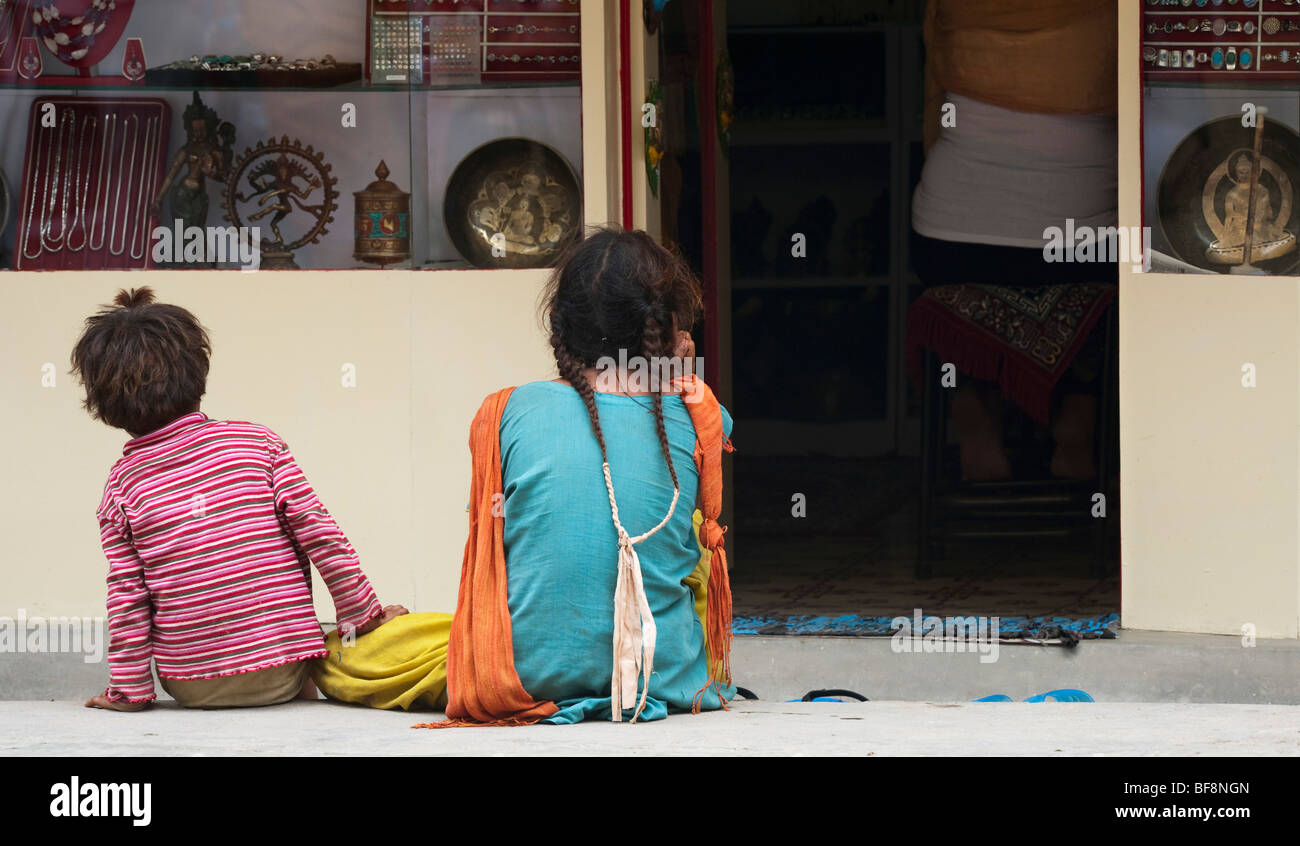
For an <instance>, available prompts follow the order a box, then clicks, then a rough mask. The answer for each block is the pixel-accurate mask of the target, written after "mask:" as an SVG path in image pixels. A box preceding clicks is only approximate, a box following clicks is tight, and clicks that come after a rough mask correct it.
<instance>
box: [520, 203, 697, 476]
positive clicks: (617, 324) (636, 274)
mask: <svg viewBox="0 0 1300 846" xmlns="http://www.w3.org/2000/svg"><path fill="white" fill-rule="evenodd" d="M543 296H544V305H543V311H544V314H545V318H546V324H547V327H548V328H549V330H550V337H551V349H552V350H553V351H554V353H555V365H556V368H557V369H558V370H559V373H560V376H561V377H563V378H564V379H565V380H566V381H567V382H568V383H569V384H570V385H572V386H573V388H574V390H576V391H577V392H578V394H579V395H580V396H581V397H582V401H583V402H584V403H585V404H586V406H587V416H588V417H589V418H590V419H591V429H592V431H593V432H594V433H595V435H596V441H597V443H599V444H600V454H601V457H602V458H605V435H604V433H603V432H601V429H600V415H599V414H598V413H597V412H596V398H595V389H594V387H593V386H592V384H591V382H590V381H589V380H588V379H587V375H586V369H587V368H589V367H595V366H596V365H597V362H599V361H600V359H602V358H611V359H615V360H617V359H618V357H619V351H620V350H626V351H627V353H626V354H627V355H628V356H635V355H640V356H643V357H644V358H646V359H648V360H650V361H654V360H656V359H667V358H669V357H671V356H672V354H673V349H674V347H675V345H676V340H677V339H676V336H675V334H674V330H690V329H691V328H692V327H694V326H695V323H696V322H697V321H698V320H699V319H700V317H701V315H702V314H703V311H704V304H703V298H702V297H701V294H700V286H699V283H698V282H696V281H695V276H694V274H692V273H691V268H690V265H688V264H687V263H686V261H685V260H684V259H683V258H682V257H681V256H680V255H678V254H677V253H675V252H673V251H671V250H669V249H667V248H665V247H662V246H660V245H659V244H657V243H655V240H654V239H653V238H651V237H650V236H649V235H647V234H646V233H645V232H641V231H632V232H624V231H620V230H618V229H613V228H604V229H599V230H597V231H596V232H595V233H593V234H592V235H590V236H589V237H587V238H586V239H584V240H581V241H578V242H576V243H574V244H572V245H570V246H569V247H568V249H567V250H566V251H565V253H564V255H563V256H562V257H561V258H560V260H559V263H558V264H557V266H556V268H555V271H554V273H552V274H551V279H550V282H549V283H548V285H547V288H546V292H545V294H544V295H543ZM663 388H664V385H663V384H662V382H661V383H660V384H659V386H658V390H657V391H655V392H653V393H652V394H651V400H652V404H653V410H654V417H655V431H656V432H657V433H658V435H659V445H660V446H661V447H662V449H663V453H664V458H665V459H666V460H667V462H668V472H669V474H671V476H672V479H673V484H674V485H676V484H677V470H676V469H675V468H674V467H673V459H672V455H671V453H670V452H669V449H668V435H667V433H666V432H665V429H664V411H663Z"/></svg>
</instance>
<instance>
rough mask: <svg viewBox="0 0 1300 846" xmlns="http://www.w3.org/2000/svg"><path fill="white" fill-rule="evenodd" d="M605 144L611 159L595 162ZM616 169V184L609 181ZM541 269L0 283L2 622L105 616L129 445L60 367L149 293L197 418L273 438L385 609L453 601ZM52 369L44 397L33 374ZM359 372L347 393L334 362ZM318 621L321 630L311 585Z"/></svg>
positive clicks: (590, 85)
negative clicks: (491, 397) (121, 305)
mask: <svg viewBox="0 0 1300 846" xmlns="http://www.w3.org/2000/svg"><path fill="white" fill-rule="evenodd" d="M615 8H616V7H615V5H614V2H613V0H583V3H582V15H583V17H582V28H583V29H582V41H583V44H582V51H583V63H582V64H583V81H582V142H583V155H582V163H583V190H584V216H585V222H586V223H587V224H589V225H597V224H602V223H604V222H606V221H608V220H609V219H611V214H610V211H611V209H615V208H617V205H618V193H617V191H618V188H617V183H616V180H615V179H612V178H611V176H612V174H611V172H610V170H609V169H610V168H611V167H613V168H616V167H617V157H616V153H617V149H618V147H617V142H616V140H615V143H614V144H612V145H611V144H610V139H611V138H613V139H617V125H616V123H615V122H614V121H615V115H616V114H617V108H616V105H617V85H616V83H617V78H618V77H617V69H616V65H615V58H614V57H615V55H616V52H615V43H616V42H615V39H616V30H615V29H614V28H613V26H612V24H611V23H609V21H611V20H612V19H613V18H612V13H613V10H614V9H615ZM607 151H609V152H607ZM613 173H617V171H616V170H615V171H613ZM546 278H547V271H545V270H536V271H522V270H521V271H485V270H464V271H454V270H444V271H437V272H416V271H402V270H394V271H377V270H342V271H298V272H270V271H262V272H257V273H249V274H244V273H240V272H238V271H192V272H172V271H154V272H148V273H114V272H101V273H10V272H6V273H0V303H3V304H4V305H3V308H0V438H3V440H4V442H5V443H7V444H9V445H10V449H8V450H6V451H5V452H4V455H3V458H2V459H0V536H3V537H4V538H6V543H5V547H4V553H3V554H2V555H0V617H7V616H15V615H16V614H17V612H18V610H19V609H23V610H25V611H26V612H27V613H28V614H31V615H42V616H64V615H67V616H83V615H88V616H102V615H103V613H104V577H105V575H106V574H107V565H106V563H105V560H104V556H103V553H102V551H101V550H100V547H99V533H98V527H97V525H96V521H95V507H96V506H97V505H98V503H99V498H100V495H101V493H102V491H103V485H104V481H105V479H106V478H107V474H108V469H109V467H110V466H111V465H112V463H113V462H114V461H115V460H116V459H117V458H118V457H119V456H120V455H121V447H122V444H123V443H124V442H125V441H126V440H127V438H128V436H127V435H126V434H125V433H122V432H118V431H115V430H112V429H109V428H108V427H106V426H104V425H103V424H101V423H98V422H96V421H93V420H91V419H90V417H89V416H87V415H86V413H85V412H84V411H82V410H81V408H80V402H81V397H82V394H81V392H80V386H79V385H77V383H76V381H75V380H74V379H73V378H72V377H71V376H69V375H68V373H67V371H68V367H69V364H68V356H69V353H70V352H71V350H72V346H73V344H74V343H75V341H76V338H77V336H78V334H79V332H80V329H81V324H82V321H83V320H84V319H85V318H86V316H88V315H89V314H91V313H92V312H93V311H94V310H95V308H96V307H97V306H98V305H99V304H102V303H106V302H109V301H110V300H111V299H112V297H113V295H114V294H115V293H116V291H117V290H118V289H119V288H121V287H127V286H136V285H143V284H147V285H150V286H152V287H153V288H154V289H155V291H156V292H157V295H158V299H159V300H160V301H163V302H173V303H176V304H178V305H182V306H184V307H186V308H188V309H190V310H191V311H193V312H194V313H195V314H196V315H197V316H198V318H199V319H200V320H201V321H202V322H203V323H204V325H205V326H207V327H208V329H209V331H210V332H211V335H212V340H213V359H212V370H211V373H210V376H209V380H208V393H207V396H206V397H205V398H204V402H203V410H204V411H205V412H207V413H208V414H210V415H212V416H214V417H220V418H226V419H245V420H254V421H256V422H259V423H262V424H264V425H267V426H270V427H271V428H272V429H274V430H275V431H277V432H278V433H279V434H280V435H281V436H282V437H283V438H285V440H286V441H287V442H288V443H289V445H290V447H291V448H292V449H293V452H294V455H295V457H296V458H297V460H298V463H299V464H300V465H301V466H302V468H303V470H304V472H305V473H306V475H307V478H308V479H309V480H310V481H311V483H312V485H313V486H314V487H315V489H316V491H317V493H318V494H319V495H320V497H321V500H322V501H323V502H324V503H325V505H326V507H327V508H328V509H329V510H330V512H331V513H332V514H333V515H334V517H335V519H336V520H337V521H338V523H339V525H340V526H341V527H342V528H343V531H344V532H345V533H346V534H347V535H348V537H349V539H350V540H351V541H352V543H353V544H354V545H355V546H356V548H357V551H358V553H359V554H360V557H361V563H362V567H363V569H364V570H365V572H366V574H367V575H368V576H369V577H370V579H371V581H372V582H373V583H374V586H375V589H376V591H377V592H378V594H379V598H380V600H381V601H382V602H385V603H401V604H404V605H407V606H408V607H410V608H412V609H414V610H424V611H438V610H445V611H451V610H453V609H454V607H455V602H456V589H457V584H458V580H459V576H460V561H461V554H462V552H463V549H464V543H465V533H466V528H467V525H468V523H467V515H466V510H465V509H466V505H467V500H468V496H469V470H470V463H469V449H468V436H469V424H470V421H471V419H472V418H473V416H474V413H475V411H477V409H478V406H479V403H480V402H481V401H482V400H483V398H484V397H485V396H486V395H487V394H488V393H490V392H492V391H494V390H496V389H497V388H500V387H504V386H507V385H518V384H522V383H524V382H528V381H532V380H535V379H549V378H553V377H554V363H553V360H552V358H551V355H550V350H549V348H548V346H547V345H546V343H545V339H544V337H543V334H542V331H541V326H540V323H539V321H538V312H537V307H538V301H539V295H540V293H541V291H542V288H543V286H544V285H545V281H546ZM46 364H49V365H50V366H51V368H52V370H53V372H54V374H55V385H54V387H43V386H42V376H43V375H44V371H43V368H44V366H45V365H46ZM345 364H351V365H354V366H355V370H356V387H355V388H345V387H343V383H342V378H341V377H342V368H343V366H344V365H345ZM315 596H316V604H317V609H318V613H319V614H320V616H321V619H323V620H332V619H333V606H332V603H331V602H330V600H329V595H328V592H327V591H326V590H325V589H324V586H323V584H322V583H321V582H320V580H319V579H318V578H317V579H316V581H315Z"/></svg>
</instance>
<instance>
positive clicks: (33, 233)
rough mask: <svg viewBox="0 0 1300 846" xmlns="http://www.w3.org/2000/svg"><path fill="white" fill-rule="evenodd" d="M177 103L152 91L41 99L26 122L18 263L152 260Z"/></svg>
mask: <svg viewBox="0 0 1300 846" xmlns="http://www.w3.org/2000/svg"><path fill="white" fill-rule="evenodd" d="M170 129H171V107H170V106H169V105H168V104H167V102H166V101H164V100H160V99H153V98H131V99H125V98H116V99H91V98H85V97H40V98H37V99H36V100H35V101H34V102H33V103H32V110H31V116H30V118H29V123H28V129H27V159H26V165H25V166H24V168H23V182H22V193H21V195H20V200H19V218H18V230H17V232H16V233H15V248H14V262H15V267H16V268H17V269H18V270H108V269H113V270H138V269H143V268H146V267H149V266H150V264H151V259H150V246H151V239H150V233H151V232H152V230H153V227H154V225H155V221H154V220H153V217H152V215H151V214H150V210H149V208H150V205H151V203H152V201H153V198H154V195H155V194H156V192H157V190H158V186H159V184H160V183H161V181H162V176H163V172H164V168H165V167H166V164H167V141H168V137H169V134H168V133H169V132H170Z"/></svg>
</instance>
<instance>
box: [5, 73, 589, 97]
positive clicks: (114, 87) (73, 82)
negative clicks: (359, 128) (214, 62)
mask: <svg viewBox="0 0 1300 846" xmlns="http://www.w3.org/2000/svg"><path fill="white" fill-rule="evenodd" d="M104 79H105V81H104V82H103V83H102V84H101V83H96V82H95V77H90V78H82V77H63V78H60V80H59V81H58V82H57V83H49V84H42V85H28V84H20V83H12V82H8V83H0V91H19V92H26V93H31V94H33V95H38V94H45V93H49V92H62V93H82V92H86V93H94V92H116V93H128V92H140V93H148V92H151V91H260V92H270V91H277V92H278V91H295V92H303V93H313V92H321V93H331V92H340V91H349V92H351V91H356V92H361V93H366V92H392V91H418V92H425V91H429V92H435V91H490V90H493V89H507V88H510V89H516V88H517V89H529V88H578V87H579V83H578V82H577V81H573V80H500V81H494V82H490V83H455V82H449V83H445V84H440V85H370V84H366V83H361V82H352V83H348V84H346V85H331V86H314V85H313V86H304V85H276V86H273V87H256V86H249V87H239V86H229V85H145V84H135V83H130V82H123V81H122V80H121V79H120V78H117V77H112V78H109V77H105V78H104Z"/></svg>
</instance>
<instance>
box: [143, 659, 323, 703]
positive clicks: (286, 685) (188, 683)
mask: <svg viewBox="0 0 1300 846" xmlns="http://www.w3.org/2000/svg"><path fill="white" fill-rule="evenodd" d="M310 670H311V661H295V662H293V663H292V664H283V665H281V666H279V667H269V668H267V669H265V670H254V671H253V672H251V673H240V674H238V675H234V676H218V677H217V678H214V679H165V678H162V677H159V681H161V682H162V687H163V690H165V691H167V692H168V693H169V694H171V697H172V698H173V699H175V700H176V701H177V702H179V703H180V704H181V705H182V706H183V707H186V708H250V707H256V706H258V705H279V704H280V703H282V702H288V701H289V700H290V699H293V698H294V697H295V696H297V695H298V691H300V690H301V689H302V683H303V681H305V680H306V679H307V678H308V677H309V675H310Z"/></svg>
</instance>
